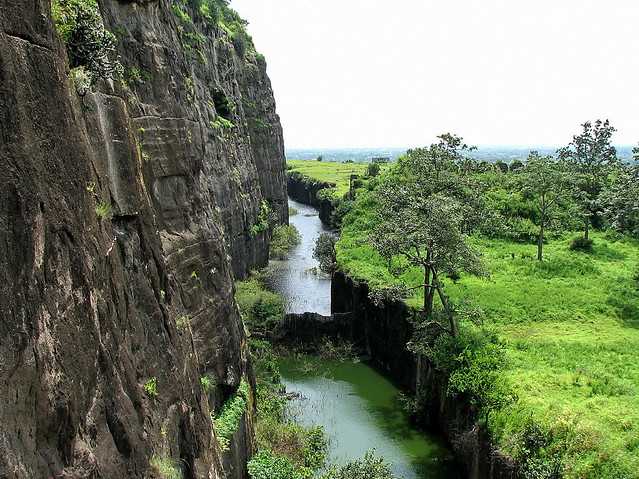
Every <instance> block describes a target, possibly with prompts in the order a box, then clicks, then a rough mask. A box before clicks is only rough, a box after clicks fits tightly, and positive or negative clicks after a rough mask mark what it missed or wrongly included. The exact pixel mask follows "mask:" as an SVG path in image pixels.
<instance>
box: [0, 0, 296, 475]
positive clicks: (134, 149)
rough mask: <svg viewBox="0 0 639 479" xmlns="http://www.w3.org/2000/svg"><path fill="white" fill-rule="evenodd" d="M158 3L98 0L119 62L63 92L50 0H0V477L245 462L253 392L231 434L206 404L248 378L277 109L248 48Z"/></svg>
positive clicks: (276, 170)
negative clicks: (251, 297) (243, 294)
mask: <svg viewBox="0 0 639 479" xmlns="http://www.w3.org/2000/svg"><path fill="white" fill-rule="evenodd" d="M173 3H174V2H171V1H169V0H147V1H139V2H134V1H118V0H101V1H100V2H99V7H100V12H101V16H102V18H103V21H104V24H105V26H106V28H107V29H109V30H111V31H112V32H114V33H115V35H116V37H117V45H118V47H117V48H118V52H119V55H120V61H121V63H122V65H123V67H124V75H123V78H122V79H115V80H109V81H105V80H102V81H100V82H99V83H98V84H97V86H96V87H95V88H94V89H93V90H92V91H89V92H80V90H79V89H78V85H77V83H74V81H73V80H72V77H73V75H72V74H71V72H70V66H69V60H68V58H67V53H66V50H65V46H64V44H63V42H62V41H61V39H60V37H59V35H58V33H57V32H56V29H55V27H54V25H53V22H52V19H51V2H50V0H33V1H26V0H0V477H1V478H11V479H14V478H40V477H42V478H47V477H60V478H115V477H117V478H120V477H121V478H125V477H139V478H142V477H150V478H153V477H163V476H162V475H161V471H162V469H163V467H168V468H171V469H173V470H180V471H181V473H182V475H183V477H185V478H229V479H236V478H238V479H240V478H242V477H244V476H245V463H246V459H247V457H249V456H250V454H251V452H252V450H253V435H252V414H251V411H250V410H249V411H248V413H247V414H246V415H245V417H244V418H243V420H242V423H241V425H240V428H239V430H238V431H239V432H238V433H237V434H236V435H235V437H234V438H233V439H232V441H231V447H230V448H229V451H228V452H224V451H222V449H221V448H220V446H219V444H218V441H217V440H216V435H215V431H214V428H213V427H212V423H211V414H215V413H216V412H217V411H218V410H219V407H220V405H221V404H222V403H223V402H224V401H225V400H226V399H227V398H228V397H229V396H230V395H231V394H232V393H233V392H234V391H235V390H236V389H237V387H238V385H239V384H240V381H241V380H242V378H246V379H247V380H248V381H249V382H250V381H251V378H250V367H249V365H248V362H247V353H246V344H245V342H246V339H245V334H244V328H243V326H242V323H241V319H240V317H239V314H238V311H237V307H236V305H235V303H234V300H233V280H234V278H236V277H242V276H244V275H245V274H246V273H247V271H249V270H250V269H251V268H254V267H257V266H261V265H263V264H265V263H266V261H267V258H268V234H267V233H266V232H264V231H261V232H259V233H258V234H255V233H254V232H252V231H251V227H252V226H253V225H255V224H258V223H259V222H260V220H261V218H260V209H261V208H260V206H261V205H262V203H263V202H264V201H266V202H268V203H269V204H270V205H271V209H272V210H273V211H274V212H275V213H276V214H275V216H276V217H277V219H279V220H280V221H282V222H285V221H286V220H287V215H288V210H287V208H286V185H285V174H284V155H283V142H282V134H281V126H280V123H279V119H278V116H277V114H276V112H275V102H274V98H273V93H272V90H271V87H270V82H269V80H268V77H267V75H266V65H265V62H264V60H263V58H262V57H261V56H259V55H257V54H255V53H254V52H251V51H249V52H238V48H237V47H236V46H234V44H233V42H232V41H231V39H230V38H229V33H228V32H227V31H225V30H224V29H222V28H220V27H219V26H217V25H215V24H211V23H207V22H205V21H204V19H202V18H201V17H200V16H199V14H198V12H197V11H195V10H194V8H193V7H191V6H190V5H191V4H190V3H189V2H183V8H184V9H185V11H186V12H188V13H189V15H190V18H191V23H190V24H189V25H184V24H183V19H180V18H179V17H178V16H177V15H176V14H175V11H174V10H173V9H172V4H173ZM194 3H195V2H194ZM187 31H188V33H193V34H195V33H197V35H198V36H196V37H195V38H197V48H194V47H193V45H192V44H190V43H189V42H190V41H191V39H192V38H193V37H189V36H186V35H185V32H187ZM221 116H224V118H225V119H226V120H227V121H228V122H229V123H227V122H221V121H219V118H220V117H221ZM221 125H222V126H221ZM205 376H206V377H209V378H210V379H211V384H213V385H214V386H213V387H211V388H208V387H207V388H204V387H203V383H202V382H201V378H203V377H205ZM250 403H251V404H252V401H250Z"/></svg>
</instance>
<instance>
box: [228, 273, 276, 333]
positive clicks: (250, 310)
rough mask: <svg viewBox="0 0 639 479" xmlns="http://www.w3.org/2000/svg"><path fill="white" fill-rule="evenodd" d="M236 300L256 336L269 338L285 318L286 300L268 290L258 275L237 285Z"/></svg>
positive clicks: (250, 329)
mask: <svg viewBox="0 0 639 479" xmlns="http://www.w3.org/2000/svg"><path fill="white" fill-rule="evenodd" d="M235 299H236V301H237V304H238V306H239V308H240V313H241V314H242V319H243V320H244V324H245V325H246V327H247V328H248V329H249V331H250V332H251V333H252V334H253V335H254V336H260V337H265V336H268V334H269V333H270V332H271V331H273V329H274V328H275V326H276V325H277V324H278V323H279V322H280V321H282V319H283V318H284V299H283V298H282V297H281V296H280V295H278V294H276V293H273V292H271V291H269V290H268V289H266V288H265V287H264V285H263V283H262V282H261V278H260V277H259V276H257V275H254V276H253V277H252V278H250V279H248V280H246V281H240V282H237V283H236V284H235Z"/></svg>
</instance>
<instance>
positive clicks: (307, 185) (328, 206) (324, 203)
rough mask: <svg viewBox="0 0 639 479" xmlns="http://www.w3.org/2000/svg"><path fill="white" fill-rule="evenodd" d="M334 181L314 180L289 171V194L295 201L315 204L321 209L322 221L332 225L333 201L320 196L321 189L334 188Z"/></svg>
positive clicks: (314, 205)
mask: <svg viewBox="0 0 639 479" xmlns="http://www.w3.org/2000/svg"><path fill="white" fill-rule="evenodd" d="M334 186H335V185H334V184H333V183H324V182H321V181H314V180H312V179H310V178H307V177H305V176H302V175H300V174H296V173H295V172H292V173H291V172H289V174H288V180H287V190H288V195H289V196H290V197H291V198H292V199H293V200H295V201H297V202H299V203H303V204H305V205H309V206H313V207H315V208H317V211H319V217H320V219H321V220H322V223H324V224H325V225H328V226H332V223H333V222H332V218H331V216H332V214H333V203H332V202H331V201H330V200H328V199H325V198H319V197H318V195H317V193H319V192H320V190H324V189H328V188H333V187H334Z"/></svg>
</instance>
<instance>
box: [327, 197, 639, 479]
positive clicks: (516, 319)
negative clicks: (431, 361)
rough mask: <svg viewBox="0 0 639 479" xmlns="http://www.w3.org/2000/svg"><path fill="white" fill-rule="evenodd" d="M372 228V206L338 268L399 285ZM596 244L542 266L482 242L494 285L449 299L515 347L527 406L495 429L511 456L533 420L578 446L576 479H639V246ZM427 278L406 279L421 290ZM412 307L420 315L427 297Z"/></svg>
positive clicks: (467, 288)
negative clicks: (472, 305) (471, 306)
mask: <svg viewBox="0 0 639 479" xmlns="http://www.w3.org/2000/svg"><path fill="white" fill-rule="evenodd" d="M364 195H365V193H364ZM369 225H370V215H369V214H368V211H367V208H366V200H365V196H364V197H363V198H360V201H358V204H357V207H356V210H354V211H353V212H351V214H350V215H349V216H347V218H346V220H345V221H344V229H343V232H342V239H341V240H340V242H339V243H338V263H339V264H340V267H341V268H342V269H343V270H345V271H346V272H348V273H349V274H351V275H352V276H354V277H356V278H360V279H364V280H367V281H368V282H369V283H370V284H372V285H373V286H381V285H384V284H388V283H392V282H393V281H396V280H395V279H394V278H393V277H392V276H391V275H390V274H389V273H388V272H387V270H386V267H385V264H384V261H383V260H382V259H381V258H380V257H379V255H377V253H375V252H374V251H373V250H372V249H371V248H370V247H369V246H367V245H366V244H365V241H366V235H367V233H366V230H367V228H368V226H369ZM594 239H595V244H596V248H595V252H594V254H592V255H586V254H583V253H575V252H570V251H569V250H568V243H569V240H567V239H561V240H556V241H553V242H551V243H550V244H549V245H548V246H547V247H546V261H544V263H541V264H540V263H538V262H537V261H536V260H535V259H534V256H535V252H536V249H535V246H534V245H526V244H520V243H513V242H507V241H494V240H492V241H488V240H482V239H476V240H474V241H475V243H476V245H477V247H478V248H479V249H480V250H481V251H482V252H483V254H484V259H485V262H486V265H487V266H488V269H489V271H490V272H491V277H490V278H489V279H479V278H473V277H462V279H461V280H460V281H459V282H458V283H457V284H453V283H452V282H451V281H448V282H447V290H448V292H449V294H450V295H451V296H452V297H454V298H462V297H465V298H469V299H471V300H473V301H474V302H476V303H477V304H478V305H479V306H481V307H482V308H483V309H484V310H485V312H486V313H487V318H488V319H487V321H488V322H489V324H492V325H494V326H495V327H496V328H497V329H498V331H499V333H500V335H501V336H502V338H503V339H504V340H505V342H506V343H507V347H508V354H509V356H510V358H511V368H510V369H509V371H508V372H507V374H508V375H509V376H510V377H511V378H512V380H513V383H514V384H515V387H516V390H517V393H518V395H519V402H518V403H517V405H516V406H514V407H512V408H510V409H508V410H506V411H503V412H501V413H499V414H498V415H497V416H496V417H494V418H493V420H492V427H493V432H494V434H495V436H496V438H497V441H498V443H499V444H500V446H501V447H502V449H503V450H504V451H505V452H511V451H512V449H513V447H514V442H515V441H514V439H513V438H516V437H517V432H518V431H520V430H521V428H522V427H523V424H524V422H525V421H526V420H527V419H528V418H529V417H531V416H532V417H533V418H534V420H535V421H537V422H540V423H542V424H545V425H547V426H548V427H549V428H551V429H552V430H553V431H555V432H557V434H558V435H563V436H566V434H568V435H569V436H570V438H569V440H568V441H567V445H566V450H567V451H568V454H569V459H568V461H567V462H569V464H568V465H567V467H566V470H565V473H566V475H567V476H568V477H610V478H613V477H614V478H617V477H639V472H638V471H639V396H638V395H637V394H638V393H639V290H638V288H639V285H637V281H636V280H635V279H633V272H634V271H635V270H636V267H637V264H638V262H639V244H638V243H637V242H636V241H632V240H628V239H622V240H619V241H613V240H608V239H606V237H605V236H604V235H603V234H601V233H599V234H595V235H594ZM513 255H514V258H513ZM420 276H421V275H420V273H419V272H418V271H410V272H408V273H406V274H404V277H403V279H404V280H405V281H406V283H408V284H419V282H420ZM408 303H409V304H411V305H415V306H417V305H419V304H420V303H421V297H420V295H417V296H415V297H413V298H411V299H409V300H408ZM566 431H568V433H566Z"/></svg>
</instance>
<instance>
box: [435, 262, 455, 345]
mask: <svg viewBox="0 0 639 479" xmlns="http://www.w3.org/2000/svg"><path fill="white" fill-rule="evenodd" d="M432 272H433V286H434V287H435V288H436V289H437V294H438V295H439V300H440V301H441V302H442V306H444V311H446V315H447V316H448V323H449V324H450V334H451V335H452V336H453V337H454V338H456V337H457V336H459V327H458V326H457V320H456V319H455V315H454V314H453V311H452V310H451V309H450V304H449V303H448V297H447V296H446V295H445V294H444V290H443V289H442V285H441V283H440V282H439V280H438V279H437V273H436V272H435V270H434V269H433V270H432Z"/></svg>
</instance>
